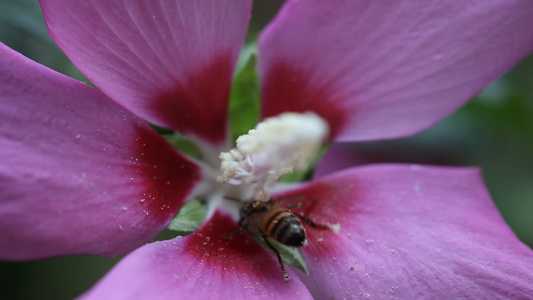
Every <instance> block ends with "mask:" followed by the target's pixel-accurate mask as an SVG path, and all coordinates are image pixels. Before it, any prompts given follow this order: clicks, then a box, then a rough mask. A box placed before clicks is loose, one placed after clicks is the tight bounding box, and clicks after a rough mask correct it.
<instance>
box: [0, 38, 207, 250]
mask: <svg viewBox="0 0 533 300" xmlns="http://www.w3.org/2000/svg"><path fill="white" fill-rule="evenodd" d="M0 120H1V122H0V157H2V159H1V160H0V232H2V234H1V235H0V258H2V259H35V258H42V257H47V256H52V255H59V254H75V253H87V254H103V255H116V254H119V253H124V252H128V251H130V250H132V249H134V248H136V247H138V246H140V245H142V244H144V243H146V242H148V241H149V240H150V239H152V238H153V237H154V236H155V235H157V233H159V232H160V231H161V230H162V229H164V228H165V227H166V225H167V224H168V223H169V222H170V220H171V218H172V217H173V215H174V214H175V213H176V211H177V210H178V209H179V207H180V206H181V204H182V203H183V201H184V198H185V197H187V195H188V194H189V193H190V191H191V189H192V188H193V187H194V185H195V183H196V182H197V181H198V180H199V179H200V175H199V174H200V171H199V168H198V167H197V166H196V165H195V164H193V163H192V162H190V161H189V160H187V159H185V158H184V157H183V156H181V155H180V154H178V153H177V152H176V151H175V150H174V149H173V148H172V147H171V146H170V145H169V144H168V143H166V142H165V141H164V140H163V139H162V138H161V137H160V136H159V135H158V134H157V133H156V132H155V131H153V130H152V129H151V128H150V127H149V126H148V125H147V124H146V123H145V122H144V121H142V120H141V119H139V118H138V117H136V116H135V115H133V114H132V113H130V112H129V111H127V110H126V109H124V108H123V107H122V106H120V105H118V104H117V103H115V102H113V101H112V100H111V99H109V98H107V97H105V95H104V94H102V93H101V92H99V91H97V90H95V89H93V88H91V87H89V86H87V85H85V84H82V83H80V82H77V81H75V80H72V79H70V78H68V77H65V76H63V75H60V74H58V73H56V72H54V71H51V70H49V69H47V68H45V67H43V66H41V65H38V64H37V63H35V62H32V61H30V60H29V59H27V58H25V57H23V56H22V55H20V54H19V53H16V52H15V51H13V50H11V49H9V48H7V47H6V46H4V45H3V44H0Z"/></svg>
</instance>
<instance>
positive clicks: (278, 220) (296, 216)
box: [230, 195, 331, 281]
mask: <svg viewBox="0 0 533 300" xmlns="http://www.w3.org/2000/svg"><path fill="white" fill-rule="evenodd" d="M302 198H305V197H304V196H302V195H290V196H284V197H279V198H271V199H270V200H268V201H256V200H251V201H248V202H246V203H245V204H244V205H243V206H242V208H241V210H240V220H239V227H240V229H239V230H238V231H236V232H234V233H233V234H231V235H230V236H235V235H237V234H240V233H242V232H243V231H246V232H248V233H250V234H259V235H260V237H261V240H262V241H263V242H264V243H265V244H266V245H267V246H268V248H270V250H272V251H273V252H274V253H275V254H276V256H277V257H278V262H279V265H280V267H281V271H282V272H283V276H284V279H285V281H289V280H290V276H289V275H288V274H287V271H286V270H285V265H284V264H283V260H282V258H281V255H280V253H279V251H278V249H276V247H274V245H272V243H271V242H270V241H269V239H270V238H271V239H274V240H275V241H277V242H279V243H280V244H283V245H286V246H290V247H303V246H305V245H307V237H306V233H305V228H304V227H303V224H302V221H303V222H305V223H306V224H308V225H309V226H311V227H312V228H315V229H319V230H330V229H331V228H330V226H328V225H322V224H317V223H315V222H314V221H312V220H311V219H309V218H307V217H306V216H305V215H303V214H301V213H297V212H292V211H291V209H294V208H298V207H301V206H303V205H305V203H302V202H300V203H297V204H292V205H288V206H287V207H284V206H282V202H286V201H294V200H297V199H302Z"/></svg>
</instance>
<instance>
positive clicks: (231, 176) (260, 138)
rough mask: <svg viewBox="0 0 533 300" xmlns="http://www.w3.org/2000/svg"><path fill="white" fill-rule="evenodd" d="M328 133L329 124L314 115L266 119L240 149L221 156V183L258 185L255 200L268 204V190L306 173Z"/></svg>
mask: <svg viewBox="0 0 533 300" xmlns="http://www.w3.org/2000/svg"><path fill="white" fill-rule="evenodd" d="M328 132H329V128H328V124H327V122H326V121H324V119H322V118H321V117H319V116H318V115H317V114H315V113H312V112H306V113H283V114H280V115H278V116H276V117H271V118H268V119H265V120H264V121H262V122H260V123H259V124H257V126H256V127H255V129H251V130H250V131H248V134H244V135H241V136H240V137H239V138H238V139H237V141H236V148H233V149H231V150H230V151H228V152H222V153H220V156H219V157H220V160H221V171H222V175H220V176H218V178H217V182H218V183H229V184H233V185H241V184H245V185H251V184H255V186H254V191H253V199H254V200H257V201H268V200H269V198H270V197H269V194H268V192H267V191H266V189H265V188H266V187H271V186H273V185H274V184H275V183H276V182H277V180H278V179H279V178H280V177H281V176H283V175H285V174H288V173H292V172H293V171H303V170H305V169H306V168H307V166H308V165H309V163H310V162H311V161H312V159H313V158H314V157H315V155H316V153H317V152H318V150H319V149H320V146H321V144H322V142H323V141H324V139H325V138H326V137H327V135H328Z"/></svg>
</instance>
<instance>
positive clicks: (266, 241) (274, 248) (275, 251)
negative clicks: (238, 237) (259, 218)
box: [261, 234, 291, 281]
mask: <svg viewBox="0 0 533 300" xmlns="http://www.w3.org/2000/svg"><path fill="white" fill-rule="evenodd" d="M261 239H262V240H263V242H265V244H266V245H267V246H268V248H270V250H272V251H274V253H276V255H277V256H278V262H279V265H280V267H281V271H283V278H284V279H285V281H289V280H291V277H290V276H289V274H287V271H285V265H284V264H283V260H282V259H281V255H280V254H279V251H278V249H276V247H274V245H272V244H271V243H270V242H269V241H268V235H266V234H262V235H261Z"/></svg>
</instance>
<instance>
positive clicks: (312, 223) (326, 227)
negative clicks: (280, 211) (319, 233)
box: [293, 212, 331, 230]
mask: <svg viewBox="0 0 533 300" xmlns="http://www.w3.org/2000/svg"><path fill="white" fill-rule="evenodd" d="M293 214H295V215H297V216H298V217H299V218H300V219H302V220H303V221H304V222H305V223H307V224H309V226H311V227H313V228H315V229H319V230H331V227H329V226H328V225H324V224H317V223H315V222H314V221H313V220H311V219H309V218H308V217H306V216H305V215H304V214H301V213H295V212H293Z"/></svg>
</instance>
